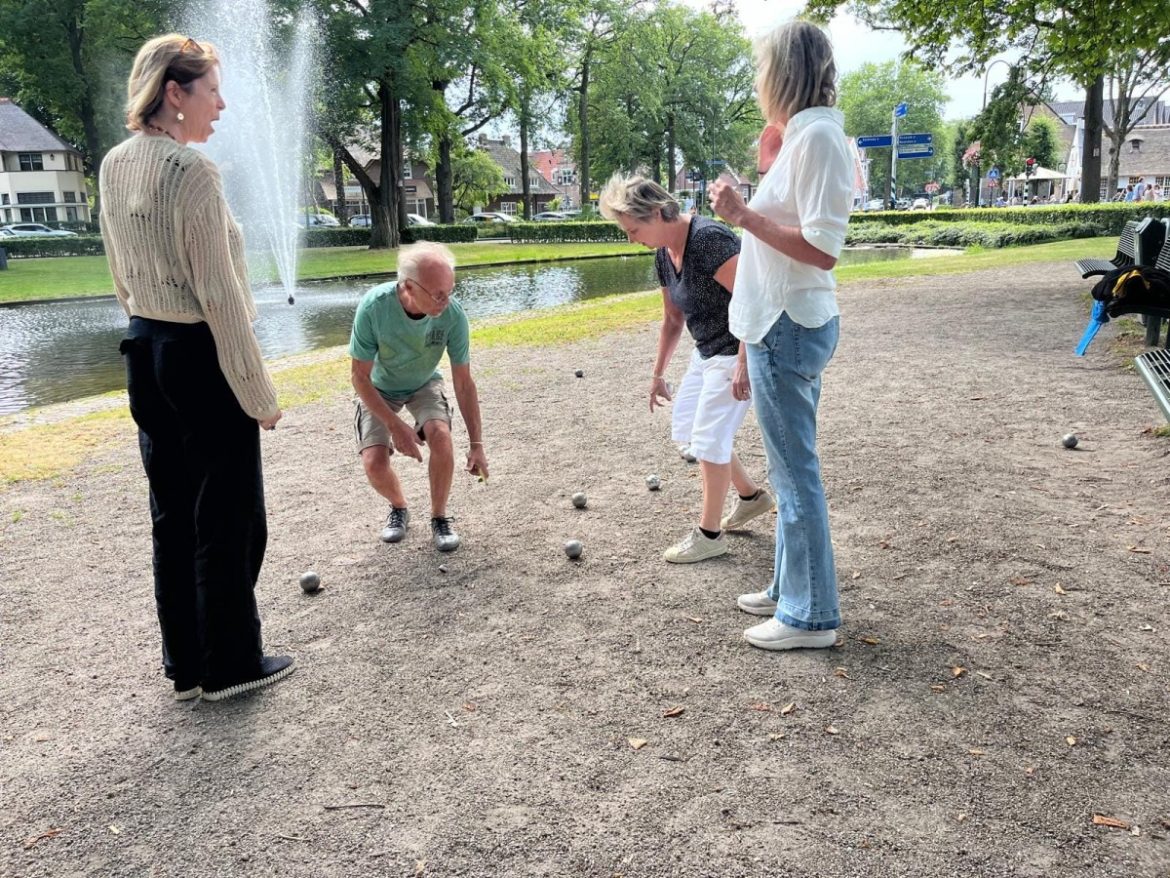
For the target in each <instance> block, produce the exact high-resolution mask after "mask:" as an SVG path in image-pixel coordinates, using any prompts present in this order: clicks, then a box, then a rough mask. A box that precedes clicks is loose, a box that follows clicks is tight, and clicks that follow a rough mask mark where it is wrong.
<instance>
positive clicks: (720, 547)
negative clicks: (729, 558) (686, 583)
mask: <svg viewBox="0 0 1170 878" xmlns="http://www.w3.org/2000/svg"><path fill="white" fill-rule="evenodd" d="M726 554H727V540H725V539H724V538H723V534H719V536H717V537H715V539H711V538H710V537H709V536H707V535H706V534H704V533H703V532H702V531H701V530H699V529H698V528H697V527H696V528H695V529H694V530H692V531H691V532H690V533H689V534H687V535H686V536H685V537H683V538H682V541H681V542H679V543H678V544H677V545H673V546H671V547H670V548H669V549H667V550H666V551H665V552H663V553H662V557H663V558H665V559H666V560H667V561H669V562H670V563H671V564H694V563H695V562H696V561H706V560H707V559H708V558H717V557H718V556H720V555H726Z"/></svg>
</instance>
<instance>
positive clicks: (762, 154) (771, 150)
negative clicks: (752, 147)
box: [756, 124, 784, 177]
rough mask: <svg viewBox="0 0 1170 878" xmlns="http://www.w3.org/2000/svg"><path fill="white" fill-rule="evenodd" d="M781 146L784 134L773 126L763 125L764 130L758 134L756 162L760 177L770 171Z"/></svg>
mask: <svg viewBox="0 0 1170 878" xmlns="http://www.w3.org/2000/svg"><path fill="white" fill-rule="evenodd" d="M783 145H784V132H783V131H781V130H780V129H779V128H777V127H776V126H775V125H771V124H769V125H765V126H764V130H763V131H761V132H760V147H759V155H758V157H757V160H756V170H758V171H759V172H760V176H761V177H762V176H763V175H764V174H766V173H768V171H769V170H771V168H772V165H773V164H774V163H775V161H776V156H778V155H780V147H781V146H783Z"/></svg>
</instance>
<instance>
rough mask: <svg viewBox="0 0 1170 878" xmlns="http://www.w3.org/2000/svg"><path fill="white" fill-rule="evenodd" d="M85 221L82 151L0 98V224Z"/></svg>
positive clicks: (86, 202)
mask: <svg viewBox="0 0 1170 878" xmlns="http://www.w3.org/2000/svg"><path fill="white" fill-rule="evenodd" d="M89 221H90V212H89V192H88V190H87V189H86V185H85V169H84V166H83V164H82V158H81V153H80V152H78V151H77V150H76V149H74V148H73V147H71V146H70V145H69V144H67V143H66V142H65V141H63V140H61V138H59V137H57V135H55V134H53V132H51V131H50V130H49V129H48V128H46V127H45V126H44V125H42V124H41V123H40V122H38V121H37V120H36V119H34V118H33V117H32V116H30V115H29V114H28V113H26V112H25V111H24V110H22V109H21V108H20V107H19V106H18V105H17V104H15V103H13V102H12V100H10V99H9V98H2V97H0V225H4V224H7V223H17V222H26V223H27V222H37V223H86V222H89Z"/></svg>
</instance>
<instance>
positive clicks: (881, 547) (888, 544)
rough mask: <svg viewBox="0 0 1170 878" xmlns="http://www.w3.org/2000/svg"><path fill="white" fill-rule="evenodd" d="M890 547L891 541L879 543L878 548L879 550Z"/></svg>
mask: <svg viewBox="0 0 1170 878" xmlns="http://www.w3.org/2000/svg"><path fill="white" fill-rule="evenodd" d="M889 547H890V541H889V540H881V541H880V542H879V543H878V548H879V549H888V548H889Z"/></svg>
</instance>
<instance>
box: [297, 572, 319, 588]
mask: <svg viewBox="0 0 1170 878" xmlns="http://www.w3.org/2000/svg"><path fill="white" fill-rule="evenodd" d="M320 588H321V577H320V576H318V575H317V574H316V573H314V572H313V571H312V570H306V571H305V572H304V573H302V574H301V589H302V590H303V591H304V592H305V593H306V594H312V593H313V592H315V591H317V590H318V589H320Z"/></svg>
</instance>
